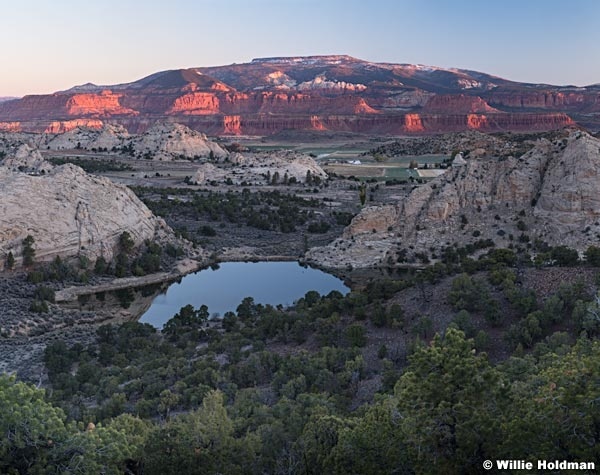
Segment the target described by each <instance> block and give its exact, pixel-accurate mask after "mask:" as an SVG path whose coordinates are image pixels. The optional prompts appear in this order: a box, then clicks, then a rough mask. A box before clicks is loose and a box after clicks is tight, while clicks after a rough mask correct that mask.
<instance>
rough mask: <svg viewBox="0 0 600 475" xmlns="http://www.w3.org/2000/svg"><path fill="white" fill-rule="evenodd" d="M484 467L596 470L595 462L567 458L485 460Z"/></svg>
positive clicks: (489, 468) (501, 468)
mask: <svg viewBox="0 0 600 475" xmlns="http://www.w3.org/2000/svg"><path fill="white" fill-rule="evenodd" d="M483 468H485V469H486V470H492V469H493V468H495V469H498V470H533V469H537V470H596V464H595V463H594V462H569V461H567V460H536V461H535V462H528V461H526V460H496V461H495V463H494V462H492V461H491V460H485V461H484V462H483Z"/></svg>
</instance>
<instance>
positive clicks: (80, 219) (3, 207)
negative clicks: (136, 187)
mask: <svg viewBox="0 0 600 475" xmlns="http://www.w3.org/2000/svg"><path fill="white" fill-rule="evenodd" d="M24 147H26V146H24ZM27 153H28V154H29V157H27V156H25V155H26V154H27ZM19 163H20V164H21V166H17V169H15V165H17V164H19ZM24 165H27V169H24V168H22V166H24ZM48 167H49V166H48V165H44V164H43V163H39V153H38V152H37V151H35V150H31V149H29V150H27V149H25V148H23V147H22V148H20V149H18V151H17V153H16V154H15V156H14V157H8V158H7V159H5V160H4V164H2V165H1V166H0V269H1V268H3V267H4V265H5V262H6V256H7V255H8V253H9V252H12V253H13V255H14V256H15V258H16V262H17V265H18V264H19V263H20V262H21V256H22V242H23V239H24V238H25V237H27V236H28V235H31V236H32V237H33V238H34V240H35V245H34V248H35V251H36V261H48V260H51V259H53V258H54V257H55V256H61V257H71V256H78V255H82V256H85V257H87V258H89V259H91V260H92V261H93V260H94V259H96V258H97V257H98V256H101V255H102V256H104V257H105V258H106V259H107V260H109V259H111V258H112V257H113V254H114V252H115V250H116V248H117V242H118V239H119V236H120V235H121V233H123V231H127V232H129V234H130V235H131V237H132V238H133V240H134V242H135V244H136V245H139V244H141V243H142V242H143V241H144V240H145V239H152V238H155V237H160V238H166V237H168V236H169V235H170V234H171V230H170V228H169V227H168V226H167V224H166V223H165V222H164V221H163V220H162V219H160V218H157V217H155V216H154V215H153V214H152V212H151V211H150V210H149V209H148V208H147V207H146V205H144V204H143V203H142V202H141V201H140V200H139V199H138V198H137V197H136V196H135V194H134V193H133V192H132V191H131V190H129V189H128V188H127V187H125V186H122V185H117V184H114V183H112V182H111V181H110V180H108V179H106V178H101V177H96V176H91V175H88V174H87V173H85V172H84V171H83V170H82V169H81V168H79V167H76V166H73V165H70V164H68V165H63V166H59V167H50V168H48ZM19 168H21V169H22V170H25V171H20V170H19ZM42 171H44V173H42Z"/></svg>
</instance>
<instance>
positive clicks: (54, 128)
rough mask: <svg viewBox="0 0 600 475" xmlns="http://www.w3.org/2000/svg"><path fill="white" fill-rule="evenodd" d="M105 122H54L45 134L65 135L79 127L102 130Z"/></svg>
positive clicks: (78, 120)
mask: <svg viewBox="0 0 600 475" xmlns="http://www.w3.org/2000/svg"><path fill="white" fill-rule="evenodd" d="M103 125H104V122H102V121H101V120H98V119H74V120H64V121H53V122H51V123H50V124H48V126H47V127H46V128H45V129H44V133H45V134H63V133H65V132H69V131H71V130H74V129H76V128H77V127H87V128H89V129H101V128H102V126H103Z"/></svg>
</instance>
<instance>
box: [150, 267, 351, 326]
mask: <svg viewBox="0 0 600 475" xmlns="http://www.w3.org/2000/svg"><path fill="white" fill-rule="evenodd" d="M309 290H316V291H317V292H319V293H320V294H321V295H327V294H328V293H329V292H331V291H332V290H337V291H339V292H341V293H342V294H346V293H347V292H348V291H349V290H350V289H349V288H348V287H346V286H345V285H344V283H343V282H342V281H341V280H340V279H338V278H337V277H334V276H333V275H331V274H327V273H326V272H323V271H320V270H317V269H313V268H311V267H303V266H301V265H300V264H298V263H297V262H225V263H222V264H220V265H219V268H218V269H215V270H213V269H204V270H201V271H199V272H196V273H194V274H189V275H186V276H185V277H184V278H183V279H181V281H180V282H175V283H173V284H171V285H170V286H169V287H168V289H167V291H166V292H165V293H162V294H160V295H158V296H157V297H156V298H155V299H154V301H153V302H152V305H151V306H150V308H149V309H148V310H147V311H146V312H145V313H144V314H143V315H142V317H141V318H140V322H142V323H150V324H151V325H153V326H155V327H157V328H162V326H163V325H164V324H165V323H166V322H167V321H168V320H169V319H170V318H171V317H172V316H173V315H175V314H176V313H177V312H179V310H180V309H181V307H183V306H185V305H187V304H191V305H193V306H194V307H195V308H199V307H200V306H201V305H206V306H207V307H208V311H209V313H210V314H211V315H214V314H216V313H218V314H219V315H223V314H224V313H225V312H228V311H232V312H235V310H236V308H237V306H238V305H239V304H240V302H241V301H242V300H243V299H244V298H245V297H252V298H254V302H255V303H261V304H263V305H265V304H271V305H273V306H276V305H279V304H281V305H284V306H287V305H291V304H293V303H294V302H295V301H296V300H298V299H299V298H301V297H304V294H306V292H308V291H309Z"/></svg>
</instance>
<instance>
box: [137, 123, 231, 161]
mask: <svg viewBox="0 0 600 475" xmlns="http://www.w3.org/2000/svg"><path fill="white" fill-rule="evenodd" d="M133 147H134V149H135V150H136V151H137V152H139V153H141V154H146V153H149V154H151V156H152V158H153V159H155V160H173V159H178V158H181V157H183V158H196V157H200V158H207V157H209V156H210V155H211V153H212V155H213V157H214V158H215V159H221V158H225V157H227V155H229V154H228V152H227V151H225V150H224V149H223V148H221V146H220V145H219V144H217V143H215V142H212V141H210V140H209V139H208V138H207V137H206V135H204V134H202V133H200V132H196V131H195V130H192V129H190V128H188V127H185V126H184V125H180V124H175V123H171V122H167V123H156V124H154V125H153V126H152V127H150V128H149V129H148V130H147V131H146V132H145V133H143V134H142V135H138V136H136V138H135V139H134V140H133Z"/></svg>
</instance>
